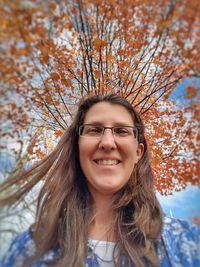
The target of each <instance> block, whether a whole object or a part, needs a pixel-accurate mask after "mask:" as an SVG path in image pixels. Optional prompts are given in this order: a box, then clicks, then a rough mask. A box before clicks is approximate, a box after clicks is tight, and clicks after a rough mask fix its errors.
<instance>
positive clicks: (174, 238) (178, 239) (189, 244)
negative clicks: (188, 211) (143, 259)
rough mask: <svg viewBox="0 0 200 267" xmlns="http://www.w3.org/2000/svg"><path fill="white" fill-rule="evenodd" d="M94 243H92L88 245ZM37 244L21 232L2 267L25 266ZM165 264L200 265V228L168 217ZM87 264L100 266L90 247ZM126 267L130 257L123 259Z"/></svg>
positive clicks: (162, 245)
mask: <svg viewBox="0 0 200 267" xmlns="http://www.w3.org/2000/svg"><path fill="white" fill-rule="evenodd" d="M89 245H90V244H89V243H88V246H89ZM34 252H35V245H34V241H33V240H32V238H31V236H30V234H29V232H28V231H26V232H23V233H21V234H20V235H18V236H17V237H16V238H15V240H14V241H13V242H12V244H11V246H10V249H9V250H8V252H7V253H6V255H5V256H4V258H3V261H2V262H0V267H22V266H23V262H24V261H25V259H27V258H28V257H29V256H32V255H34ZM157 253H158V258H159V260H160V266H161V267H200V228H199V227H197V226H194V225H189V224H188V223H187V222H184V221H180V220H177V219H174V218H168V217H165V218H164V227H163V231H162V238H161V239H160V241H159V243H158V246H157ZM56 254H57V253H56V252H55V251H49V252H48V253H46V254H45V255H44V256H43V257H42V258H41V259H40V260H38V261H37V262H36V263H34V264H33V265H32V266H31V267H45V266H47V265H46V264H44V261H46V260H51V259H53V258H54V257H55V256H56ZM85 266H86V267H99V263H98V258H97V257H96V256H95V254H94V253H93V252H92V249H91V248H90V247H89V249H88V255H87V258H86V264H85ZM122 267H126V259H124V261H123V262H122Z"/></svg>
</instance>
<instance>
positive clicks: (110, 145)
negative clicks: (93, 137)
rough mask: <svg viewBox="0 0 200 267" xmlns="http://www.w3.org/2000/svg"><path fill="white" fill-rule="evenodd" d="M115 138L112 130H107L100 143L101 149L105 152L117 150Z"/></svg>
mask: <svg viewBox="0 0 200 267" xmlns="http://www.w3.org/2000/svg"><path fill="white" fill-rule="evenodd" d="M116 147H117V146H116V142H115V137H114V135H113V133H112V130H111V129H105V130H104V133H103V135H102V136H101V140H100V143H99V148H101V149H105V150H111V149H116Z"/></svg>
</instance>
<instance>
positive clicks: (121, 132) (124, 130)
mask: <svg viewBox="0 0 200 267" xmlns="http://www.w3.org/2000/svg"><path fill="white" fill-rule="evenodd" d="M115 133H116V134H118V135H129V130H128V129H127V128H123V127H120V128H115Z"/></svg>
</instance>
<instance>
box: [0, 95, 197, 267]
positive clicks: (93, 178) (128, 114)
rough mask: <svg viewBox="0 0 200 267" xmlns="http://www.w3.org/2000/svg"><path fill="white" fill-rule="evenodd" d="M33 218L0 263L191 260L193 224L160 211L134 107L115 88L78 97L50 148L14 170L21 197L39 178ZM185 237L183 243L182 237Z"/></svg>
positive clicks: (143, 265) (122, 266) (125, 265)
mask: <svg viewBox="0 0 200 267" xmlns="http://www.w3.org/2000/svg"><path fill="white" fill-rule="evenodd" d="M41 180H44V186H43V188H42V189H41V192H40V195H39V198H38V206H37V214H36V218H35V223H34V225H32V226H31V228H30V229H29V230H28V231H26V232H24V233H22V234H20V235H19V236H17V238H16V239H15V240H14V241H13V243H12V244H11V247H10V249H9V251H8V253H7V254H6V255H5V257H4V260H3V262H2V264H1V266H3V267H12V266H13V267H17V266H21V267H25V266H34V267H36V266H37V267H39V266H52V265H53V266H59V267H62V266H63V267H64V266H67V267H81V266H82V267H83V266H87V267H89V266H90V267H97V266H99V267H114V266H118V267H149V266H163V267H170V266H188V267H189V266H198V264H199V263H200V258H199V256H198V253H197V246H198V245H197V244H198V243H199V233H200V230H199V229H197V228H195V227H190V226H188V225H187V224H186V223H184V222H180V221H176V220H172V219H169V218H165V217H164V216H163V214H162V211H161V208H160V205H159V202H158V200H157V198H156V196H155V192H154V188H153V174H152V170H151V165H150V161H149V153H148V148H147V143H146V140H145V135H144V126H143V123H142V121H141V118H140V116H139V114H138V113H137V112H136V111H135V110H134V109H133V107H132V106H131V104H130V103H129V102H128V101H127V100H125V99H124V98H122V97H120V96H117V95H115V94H112V95H107V96H101V95H97V96H92V97H90V98H87V99H85V100H83V101H82V103H81V104H80V106H79V109H78V111H77V114H76V116H75V118H74V121H73V123H72V125H71V126H70V127H69V128H68V129H67V130H66V132H65V133H64V135H63V137H62V138H61V140H60V142H59V143H58V145H57V147H56V148H55V149H54V151H53V152H52V153H51V154H50V155H49V156H48V157H46V158H45V159H44V160H42V161H41V162H40V163H38V164H37V165H36V166H34V167H33V168H31V169H30V170H29V171H28V172H25V173H23V174H22V175H21V176H20V177H18V178H16V179H15V180H12V181H7V182H5V183H4V184H3V185H1V191H3V190H6V189H8V188H9V187H11V186H12V185H13V184H15V183H18V185H20V189H19V190H18V191H17V192H15V193H14V194H13V195H11V196H7V197H5V198H1V199H0V203H1V204H2V205H6V204H12V203H14V202H15V201H16V200H18V199H20V198H21V197H22V196H23V195H24V194H25V193H26V192H28V191H29V190H30V189H31V188H32V187H33V186H34V185H35V184H37V183H38V182H39V181H41ZM189 244H190V245H189Z"/></svg>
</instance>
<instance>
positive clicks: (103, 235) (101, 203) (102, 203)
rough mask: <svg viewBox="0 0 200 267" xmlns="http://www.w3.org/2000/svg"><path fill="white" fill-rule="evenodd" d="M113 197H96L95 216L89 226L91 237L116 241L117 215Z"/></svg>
mask: <svg viewBox="0 0 200 267" xmlns="http://www.w3.org/2000/svg"><path fill="white" fill-rule="evenodd" d="M111 201H112V199H111V198H110V197H104V198H101V199H97V197H96V198H95V211H94V213H95V216H94V220H93V221H92V223H91V225H90V228H89V237H90V238H92V239H95V240H106V241H116V234H115V230H114V229H115V227H114V225H115V223H114V221H115V216H114V211H113V208H112V206H111Z"/></svg>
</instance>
